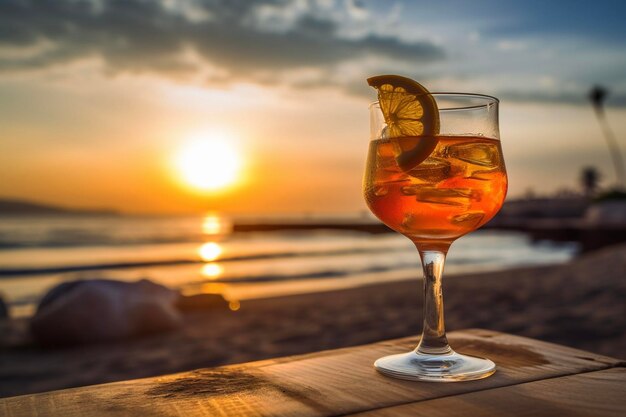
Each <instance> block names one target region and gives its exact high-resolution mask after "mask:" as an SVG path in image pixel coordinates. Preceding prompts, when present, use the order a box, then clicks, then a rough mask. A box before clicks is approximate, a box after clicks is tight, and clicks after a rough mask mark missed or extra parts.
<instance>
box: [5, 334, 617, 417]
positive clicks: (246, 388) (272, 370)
mask: <svg viewBox="0 0 626 417" xmlns="http://www.w3.org/2000/svg"><path fill="white" fill-rule="evenodd" d="M449 338H450V340H451V344H452V346H453V347H455V348H456V350H458V351H460V352H462V353H468V354H474V355H484V356H488V357H489V358H491V359H492V360H494V361H495V362H496V364H497V366H498V371H497V372H496V374H495V375H494V376H492V377H490V378H487V379H484V380H480V381H472V382H464V383H454V384H440V383H425V382H410V381H402V380H396V379H390V378H386V377H383V376H382V375H379V374H378V373H377V372H376V371H375V370H374V368H373V367H372V363H373V361H374V360H375V359H377V358H378V357H380V356H383V355H387V354H393V353H398V352H403V351H406V350H408V349H411V348H412V347H414V346H415V345H416V343H417V338H406V339H398V340H395V341H388V342H381V343H375V344H372V345H366V346H359V347H354V348H346V349H339V350H332V351H325V352H317V353H313V354H308V355H300V356H294V357H287V358H278V359H272V360H266V361H260V362H252V363H247V364H240V365H232V366H226V367H221V368H214V369H205V370H199V371H195V372H186V373H181V374H174V375H168V376H163V377H157V378H147V379H140V380H135V381H124V382H118V383H112V384H104V385H96V386H92V387H83V388H75V389H68V390H62V391H52V392H47V393H41V394H35V395H25V396H20V397H13V398H7V399H4V400H0V410H3V411H4V413H5V414H6V415H7V416H33V415H46V416H54V415H59V416H73V415H90V416H97V415H107V416H110V415H113V416H116V415H142V416H150V415H162V416H216V415H217V416H219V415H229V416H231V415H250V416H269V415H280V416H290V415H293V416H325V415H337V414H349V413H356V412H364V411H368V410H374V409H381V408H386V407H393V406H398V405H402V404H409V403H413V402H415V401H425V400H433V399H437V398H441V397H449V396H453V395H459V394H464V393H469V392H475V391H482V390H488V389H493V388H498V387H506V386H512V385H517V384H522V383H525V382H530V381H539V380H543V379H547V378H555V377H560V376H566V375H574V374H579V373H583V372H591V371H597V370H602V369H608V368H612V367H615V366H618V365H619V363H620V361H618V360H616V359H612V358H608V357H605V356H601V355H596V354H592V353H588V352H583V351H580V350H576V349H571V348H567V347H564V346H558V345H554V344H550V343H545V342H540V341H536V340H532V339H527V338H522V337H517V336H511V335H506V334H502V333H496V332H491V331H485V330H467V331H460V332H453V333H451V334H450V335H449Z"/></svg>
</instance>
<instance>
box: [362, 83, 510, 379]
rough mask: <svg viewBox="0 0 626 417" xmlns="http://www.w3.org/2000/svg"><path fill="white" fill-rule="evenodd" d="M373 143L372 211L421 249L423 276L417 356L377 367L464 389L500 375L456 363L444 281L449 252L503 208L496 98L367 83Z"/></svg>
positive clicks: (475, 363)
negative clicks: (374, 97) (372, 94)
mask: <svg viewBox="0 0 626 417" xmlns="http://www.w3.org/2000/svg"><path fill="white" fill-rule="evenodd" d="M368 82H369V83H370V85H371V86H373V87H375V88H376V89H377V90H378V98H379V101H378V102H376V103H374V104H372V105H371V106H370V126H371V137H370V146H369V154H368V159H367V168H366V173H365V179H364V195H365V200H366V202H367V205H368V206H369V208H370V210H371V211H372V212H373V213H374V214H375V215H376V216H377V217H378V218H379V219H380V220H381V221H382V222H383V223H385V224H386V225H387V226H389V227H390V228H392V229H393V230H395V231H397V232H399V233H401V234H403V235H405V236H406V237H408V238H409V239H411V241H412V242H413V243H414V244H415V246H416V247H417V250H418V252H419V254H420V257H421V260H422V266H423V269H424V325H423V330H422V337H421V340H420V342H419V345H418V346H417V348H416V349H415V350H413V351H411V352H408V353H402V354H397V355H391V356H386V357H383V358H380V359H378V360H377V361H376V362H375V364H374V366H375V367H376V369H377V370H378V371H379V372H381V373H383V374H385V375H388V376H393V377H397V378H403V379H412V380H427V381H444V382H449V381H464V380H473V379H480V378H485V377H487V376H489V375H491V374H493V373H494V372H495V364H494V363H493V362H492V361H490V360H489V359H483V358H477V357H473V356H466V355H462V354H459V353H457V352H455V351H454V350H452V348H451V347H450V346H449V345H448V341H447V338H446V332H445V326H444V319H443V295H442V286H441V279H442V272H443V267H444V261H445V257H446V254H447V251H448V248H449V247H450V245H451V244H452V242H454V240H456V239H458V238H459V237H461V236H463V235H465V234H467V233H469V232H472V231H474V230H476V229H478V228H479V227H481V226H482V225H484V224H485V223H487V222H488V221H489V220H490V219H491V218H492V217H493V216H494V215H495V214H496V213H497V212H498V210H499V209H500V207H501V206H502V203H503V201H504V197H505V195H506V190H507V176H506V170H505V167H504V160H503V158H502V149H501V147H500V134H499V128H498V104H499V102H498V99H496V98H495V97H490V96H485V95H479V94H460V93H432V94H431V93H429V92H428V91H427V90H426V89H425V88H424V87H422V86H421V85H420V84H418V83H416V82H415V81H413V80H410V79H407V78H403V77H398V76H379V77H373V78H370V79H369V80H368Z"/></svg>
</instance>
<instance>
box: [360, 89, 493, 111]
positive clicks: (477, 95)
mask: <svg viewBox="0 0 626 417" xmlns="http://www.w3.org/2000/svg"><path fill="white" fill-rule="evenodd" d="M413 95H415V96H416V97H419V96H425V95H426V94H413ZM430 95H431V96H442V97H446V96H447V97H452V96H459V97H468V98H476V99H483V100H486V101H487V102H486V103H485V104H475V105H468V106H457V107H443V108H441V107H439V106H438V109H439V110H441V111H450V110H468V109H478V108H481V107H487V106H488V105H490V104H500V99H499V98H497V97H494V96H490V95H488V94H480V93H456V92H451V91H437V92H433V93H430ZM375 106H379V107H380V101H379V100H376V101H374V102H371V103H370V105H369V106H368V108H370V109H371V108H373V107H375Z"/></svg>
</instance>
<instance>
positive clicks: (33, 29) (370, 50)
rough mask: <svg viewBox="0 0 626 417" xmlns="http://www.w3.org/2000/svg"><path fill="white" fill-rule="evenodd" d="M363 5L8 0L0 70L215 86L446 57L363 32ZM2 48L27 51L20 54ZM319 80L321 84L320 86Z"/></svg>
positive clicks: (2, 18)
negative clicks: (66, 71) (93, 72)
mask: <svg viewBox="0 0 626 417" xmlns="http://www.w3.org/2000/svg"><path fill="white" fill-rule="evenodd" d="M367 19H368V15H367V11H366V10H365V9H364V8H363V6H362V5H361V4H360V3H355V2H345V3H335V2H332V1H331V2H329V1H298V0H263V1H259V2H251V1H245V0H204V1H199V0H198V1H187V2H176V1H173V0H171V1H167V0H163V1H162V2H157V1H143V0H111V1H82V0H50V1H42V0H6V1H3V2H2V3H0V71H24V70H41V69H46V68H48V67H50V66H54V65H59V64H67V63H71V62H74V61H78V60H81V59H88V58H97V59H100V60H101V61H102V62H103V64H104V66H105V69H106V71H107V72H108V73H113V74H116V73H123V72H152V73H158V74H161V75H163V76H172V77H180V76H185V75H190V76H192V75H197V74H199V73H205V72H206V73H207V74H208V75H207V76H208V77H209V78H213V79H218V80H219V81H220V82H230V81H251V82H259V81H263V82H267V81H268V79H269V78H270V77H268V74H272V75H273V76H274V78H279V77H278V76H279V75H280V74H282V73H286V72H289V71H294V70H300V69H303V68H313V67H314V68H317V69H319V70H320V71H321V73H324V75H326V74H327V73H328V71H332V69H333V68H335V67H336V66H337V65H340V64H342V63H344V62H347V61H351V60H358V59H361V58H364V57H367V56H375V57H377V58H378V59H380V60H382V61H384V60H385V59H387V60H394V61H405V62H410V63H414V64H415V63H427V62H433V61H437V60H441V59H443V58H444V55H445V54H444V51H443V49H442V48H441V47H439V46H436V45H434V44H433V43H431V42H428V41H411V42H409V41H405V40H402V39H401V38H399V37H397V36H393V35H390V34H383V33H378V32H374V31H373V30H370V31H369V32H366V33H364V34H362V35H361V36H358V37H354V36H350V35H349V34H346V33H345V32H346V31H345V30H344V29H345V27H348V26H350V25H351V24H354V25H355V26H360V27H364V25H365V26H367ZM2 47H4V48H5V49H7V48H9V49H16V48H18V49H19V48H22V49H24V50H28V51H30V53H24V54H21V55H20V56H18V57H16V56H11V55H10V54H7V53H4V54H3V53H2V50H3V49H2ZM319 81H320V82H321V80H319Z"/></svg>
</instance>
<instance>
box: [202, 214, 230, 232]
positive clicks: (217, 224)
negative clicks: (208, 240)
mask: <svg viewBox="0 0 626 417" xmlns="http://www.w3.org/2000/svg"><path fill="white" fill-rule="evenodd" d="M232 226H233V225H232V223H231V222H230V221H228V220H227V219H225V218H223V217H220V216H218V215H215V214H208V215H207V216H206V217H205V218H204V219H203V220H202V232H203V233H204V234H205V235H224V234H228V233H230V232H231V231H232Z"/></svg>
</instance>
